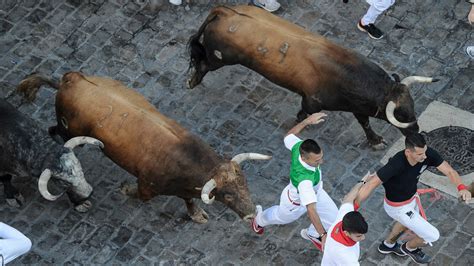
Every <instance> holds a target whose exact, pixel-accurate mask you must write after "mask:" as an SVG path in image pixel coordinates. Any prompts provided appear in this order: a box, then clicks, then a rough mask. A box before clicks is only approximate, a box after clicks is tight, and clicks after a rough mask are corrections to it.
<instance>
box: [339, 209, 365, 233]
mask: <svg viewBox="0 0 474 266" xmlns="http://www.w3.org/2000/svg"><path fill="white" fill-rule="evenodd" d="M342 230H344V231H347V232H349V233H356V234H365V233H367V231H368V230H369V225H367V222H366V221H365V219H364V217H363V216H362V214H360V212H356V211H351V212H348V213H347V214H346V215H344V218H342Z"/></svg>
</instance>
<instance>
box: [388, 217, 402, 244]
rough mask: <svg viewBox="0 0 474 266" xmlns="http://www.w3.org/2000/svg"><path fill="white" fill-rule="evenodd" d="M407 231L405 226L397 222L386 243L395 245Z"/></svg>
mask: <svg viewBox="0 0 474 266" xmlns="http://www.w3.org/2000/svg"><path fill="white" fill-rule="evenodd" d="M405 230H407V228H406V227H405V226H403V225H402V224H401V223H399V222H395V225H394V226H393V228H392V231H391V232H390V234H388V236H387V238H386V239H385V241H386V242H387V243H389V244H395V242H397V240H398V238H399V237H400V236H401V235H402V234H403V233H404V232H405Z"/></svg>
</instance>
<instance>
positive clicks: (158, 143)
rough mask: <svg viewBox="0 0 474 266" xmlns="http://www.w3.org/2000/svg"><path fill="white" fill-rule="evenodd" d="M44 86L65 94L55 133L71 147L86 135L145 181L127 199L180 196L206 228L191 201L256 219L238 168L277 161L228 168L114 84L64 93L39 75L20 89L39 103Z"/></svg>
mask: <svg viewBox="0 0 474 266" xmlns="http://www.w3.org/2000/svg"><path fill="white" fill-rule="evenodd" d="M43 84H48V85H50V86H52V87H54V88H56V89H57V90H58V92H57V95H56V116H57V121H58V125H57V126H56V127H53V128H51V129H50V133H57V134H59V135H60V136H62V137H63V138H64V139H68V138H70V137H73V136H79V135H81V136H82V135H85V136H93V137H95V138H97V139H99V140H101V141H102V142H103V143H104V146H105V148H104V153H105V154H106V155H107V156H108V157H109V158H110V159H111V160H113V161H114V162H115V163H117V164H118V165H119V166H121V167H122V168H124V169H125V170H127V171H128V172H129V173H131V174H132V175H134V176H136V177H137V178H138V181H137V183H138V185H137V186H136V187H133V189H129V191H128V192H129V193H128V194H134V195H135V194H138V197H139V198H140V199H142V200H144V201H147V200H149V199H151V198H153V197H155V196H157V195H175V196H178V197H180V198H182V199H184V201H185V202H186V207H187V208H188V213H189V215H190V216H191V218H192V219H193V220H194V221H196V222H199V223H204V222H206V221H207V219H208V215H207V214H206V212H204V211H203V210H202V209H200V208H199V207H198V206H196V205H195V204H194V203H193V200H192V198H201V199H202V200H203V201H204V202H205V203H207V204H209V203H212V201H213V200H214V198H215V199H216V200H218V201H221V202H223V203H224V204H225V205H227V206H228V207H229V208H231V209H232V210H234V211H235V212H236V213H237V214H238V215H239V216H240V217H241V218H243V219H246V220H247V219H251V218H252V217H253V216H254V214H255V205H254V204H253V203H252V200H251V197H250V193H249V190H248V187H247V182H246V179H245V177H244V175H243V173H242V171H241V169H240V166H239V164H240V163H241V162H242V161H244V160H246V159H270V156H265V155H261V154H253V153H251V154H239V155H237V156H235V157H234V158H233V159H232V160H231V161H227V160H224V159H223V158H221V157H219V156H218V155H217V154H216V152H214V150H212V148H211V147H210V146H209V145H208V144H206V143H205V142H204V141H202V140H201V139H199V138H197V137H196V136H194V135H192V134H191V133H189V132H188V131H187V130H186V129H184V128H183V127H181V126H180V125H179V124H177V123H176V122H175V121H174V120H172V119H169V118H167V117H166V116H164V115H162V114H161V113H159V112H158V111H157V110H156V109H155V107H154V106H153V105H152V104H150V103H149V102H148V101H147V100H146V99H145V98H144V97H143V96H142V95H140V94H139V93H137V92H135V91H133V90H131V89H129V88H127V87H125V86H124V85H123V84H122V83H120V82H118V81H115V80H111V79H106V78H100V77H91V76H87V77H86V76H84V75H82V74H80V73H77V72H70V73H67V74H65V75H64V76H63V77H62V80H61V82H60V84H59V85H58V84H56V83H55V82H53V81H51V80H48V79H46V78H44V77H41V76H38V75H33V76H30V77H28V78H27V79H25V80H24V81H22V83H21V84H20V86H19V88H18V89H19V91H21V92H23V93H24V94H25V96H26V98H27V99H29V100H33V99H34V97H35V95H36V92H37V90H38V89H39V87H40V86H41V85H43ZM211 193H212V195H213V196H212V197H210V196H209V195H210V194H211Z"/></svg>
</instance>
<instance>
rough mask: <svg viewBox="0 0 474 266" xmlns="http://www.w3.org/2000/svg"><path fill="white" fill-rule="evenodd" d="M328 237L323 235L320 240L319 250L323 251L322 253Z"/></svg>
mask: <svg viewBox="0 0 474 266" xmlns="http://www.w3.org/2000/svg"><path fill="white" fill-rule="evenodd" d="M327 236H328V234H325V235H323V237H322V238H321V249H322V250H323V252H324V245H325V244H326V237H327Z"/></svg>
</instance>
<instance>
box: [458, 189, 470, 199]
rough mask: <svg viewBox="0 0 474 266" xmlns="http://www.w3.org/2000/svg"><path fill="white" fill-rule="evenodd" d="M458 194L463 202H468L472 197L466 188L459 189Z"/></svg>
mask: <svg viewBox="0 0 474 266" xmlns="http://www.w3.org/2000/svg"><path fill="white" fill-rule="evenodd" d="M458 194H459V196H460V197H461V199H462V200H463V201H465V202H468V201H469V200H470V199H471V197H472V195H471V192H469V191H467V189H463V190H461V191H459V192H458Z"/></svg>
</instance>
